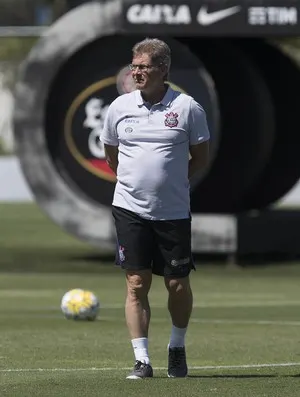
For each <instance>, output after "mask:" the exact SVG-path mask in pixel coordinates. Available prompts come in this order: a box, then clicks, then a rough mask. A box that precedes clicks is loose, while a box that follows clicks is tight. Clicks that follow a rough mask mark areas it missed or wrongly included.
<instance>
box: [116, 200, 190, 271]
mask: <svg viewBox="0 0 300 397" xmlns="http://www.w3.org/2000/svg"><path fill="white" fill-rule="evenodd" d="M112 214H113V218H114V220H115V226H116V234H117V253H116V263H117V264H118V265H120V266H121V267H122V268H123V269H126V270H145V269H152V273H154V274H157V275H159V276H165V277H176V278H179V277H186V276H188V275H189V273H190V271H191V269H195V267H194V263H193V258H192V249H191V218H187V219H176V220H164V221H156V220H148V219H144V218H141V217H140V216H139V215H137V214H135V213H134V212H131V211H128V210H126V209H124V208H120V207H115V206H113V207H112Z"/></svg>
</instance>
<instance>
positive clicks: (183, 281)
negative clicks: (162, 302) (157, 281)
mask: <svg viewBox="0 0 300 397" xmlns="http://www.w3.org/2000/svg"><path fill="white" fill-rule="evenodd" d="M165 285H166V288H167V290H168V291H169V293H170V294H178V293H186V292H190V291H191V285H190V278H189V276H187V277H183V278H174V277H172V278H167V277H166V278H165Z"/></svg>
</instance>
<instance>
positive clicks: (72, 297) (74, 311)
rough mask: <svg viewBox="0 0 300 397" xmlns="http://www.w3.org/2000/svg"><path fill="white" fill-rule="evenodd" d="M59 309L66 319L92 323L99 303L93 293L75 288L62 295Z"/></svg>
mask: <svg viewBox="0 0 300 397" xmlns="http://www.w3.org/2000/svg"><path fill="white" fill-rule="evenodd" d="M60 307H61V310H62V312H63V314H64V316H65V317H66V318H67V319H71V320H87V321H93V320H95V319H96V317H97V315H98V312H99V309H100V303H99V300H98V298H97V296H96V295H95V294H94V293H93V292H91V291H88V290H84V289H80V288H76V289H72V290H70V291H68V292H66V293H65V294H64V296H63V297H62V300H61V305H60Z"/></svg>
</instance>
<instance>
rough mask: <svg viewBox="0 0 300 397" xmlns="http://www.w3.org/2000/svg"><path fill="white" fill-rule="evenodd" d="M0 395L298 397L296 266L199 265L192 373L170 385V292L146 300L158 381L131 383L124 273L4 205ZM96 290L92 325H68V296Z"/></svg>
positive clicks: (41, 219)
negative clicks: (64, 300) (63, 303)
mask: <svg viewBox="0 0 300 397" xmlns="http://www.w3.org/2000/svg"><path fill="white" fill-rule="evenodd" d="M0 250H1V251H0V252H1V255H0V271H1V273H0V302H1V305H0V396H1V397H33V396H41V397H47V396H57V397H73V396H87V397H96V396H98V397H102V396H103V397H106V396H107V397H108V396H113V397H115V396H116V397H117V396H126V397H127V396H128V397H134V396H141V395H145V396H159V395H161V396H173V397H177V396H178V397H179V396H183V397H185V396H199V397H200V396H201V397H207V396H218V397H229V396H230V397H248V396H249V397H263V396H270V397H279V396H280V397H291V396H295V397H299V395H300V292H299V277H300V265H289V264H282V265H276V266H275V265H274V266H261V267H255V268H251V267H247V268H229V267H226V266H224V265H213V264H210V265H207V266H203V265H201V264H199V266H197V271H196V272H194V273H193V274H192V285H193V289H194V298H195V307H194V312H193V316H192V320H191V324H190V327H189V332H188V337H187V354H188V362H189V366H190V376H189V377H188V378H186V379H168V378H167V376H166V364H167V343H168V338H169V333H170V322H169V317H168V312H167V310H166V303H165V302H166V292H165V290H164V287H163V282H162V280H161V279H160V278H154V280H153V286H152V290H151V295H150V301H151V305H152V322H151V329H150V338H149V339H150V355H151V360H152V364H153V366H154V368H155V372H154V375H155V377H154V378H153V379H147V380H143V381H136V382H134V381H130V380H126V379H125V376H126V374H127V372H128V371H129V370H130V369H131V367H132V365H133V362H134V360H133V353H132V350H131V345H130V340H129V338H128V334H127V329H126V326H125V321H124V309H123V302H124V296H125V284H124V278H123V273H122V271H121V270H120V269H119V268H117V267H115V266H114V265H113V264H112V261H111V258H110V257H109V256H108V255H104V254H103V253H102V254H101V253H100V252H97V251H96V250H95V249H94V248H91V247H89V246H87V245H85V244H83V243H81V242H79V241H77V240H75V239H74V238H72V237H70V236H68V235H66V234H65V233H64V232H62V231H61V230H60V229H59V228H58V227H57V226H56V225H53V224H52V223H51V222H50V221H49V220H48V219H47V218H46V217H45V216H44V215H43V214H42V213H41V212H40V211H39V210H38V209H37V208H36V206H34V205H31V204H28V205H0ZM75 287H80V288H88V289H91V290H93V291H94V292H95V293H96V294H97V295H98V297H99V300H100V302H101V310H100V315H99V318H98V320H97V321H95V322H73V321H70V320H66V319H64V317H63V316H62V314H61V312H60V300H61V297H62V295H63V294H64V292H66V291H67V290H68V289H71V288H75Z"/></svg>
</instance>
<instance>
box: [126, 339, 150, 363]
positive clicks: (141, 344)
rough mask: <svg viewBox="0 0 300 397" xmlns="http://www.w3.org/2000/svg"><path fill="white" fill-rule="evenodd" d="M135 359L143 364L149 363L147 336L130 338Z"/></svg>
mask: <svg viewBox="0 0 300 397" xmlns="http://www.w3.org/2000/svg"><path fill="white" fill-rule="evenodd" d="M131 344H132V347H133V352H134V355H135V359H136V360H137V361H141V362H142V363H145V364H150V359H149V354H148V338H136V339H132V340H131Z"/></svg>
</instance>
